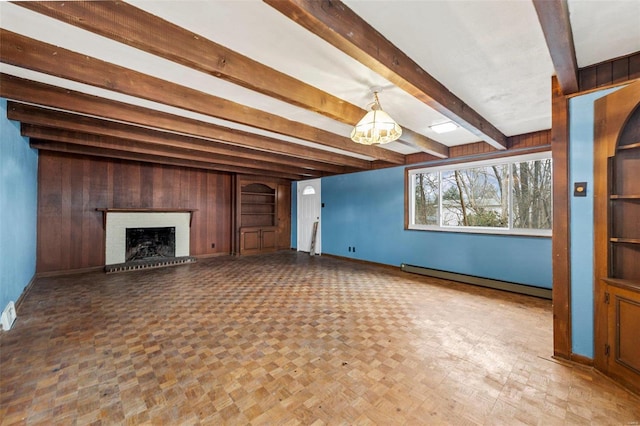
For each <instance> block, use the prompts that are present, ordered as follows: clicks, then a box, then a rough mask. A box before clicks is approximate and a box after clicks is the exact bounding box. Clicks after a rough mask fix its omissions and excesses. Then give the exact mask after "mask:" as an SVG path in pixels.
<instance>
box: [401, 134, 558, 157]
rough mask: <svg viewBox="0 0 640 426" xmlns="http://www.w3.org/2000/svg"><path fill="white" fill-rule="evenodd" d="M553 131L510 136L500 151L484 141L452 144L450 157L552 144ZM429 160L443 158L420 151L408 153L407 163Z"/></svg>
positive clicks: (498, 152)
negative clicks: (504, 147)
mask: <svg viewBox="0 0 640 426" xmlns="http://www.w3.org/2000/svg"><path fill="white" fill-rule="evenodd" d="M550 143H551V131H550V130H540V131H538V132H531V133H525V134H522V135H515V136H509V137H508V138H507V150H506V151H500V150H497V149H496V148H494V147H492V146H491V145H489V144H487V143H484V142H476V143H470V144H465V145H458V146H452V147H451V148H449V158H460V159H462V158H472V157H473V156H478V155H482V154H489V153H496V154H498V155H501V154H506V153H508V152H509V150H515V149H521V148H535V147H544V146H550ZM429 161H442V159H441V158H437V157H434V156H433V155H431V154H427V153H425V152H418V153H415V154H409V155H407V164H415V163H422V162H429Z"/></svg>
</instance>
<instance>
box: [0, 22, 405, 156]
mask: <svg viewBox="0 0 640 426" xmlns="http://www.w3.org/2000/svg"><path fill="white" fill-rule="evenodd" d="M0 39H1V40H2V43H0V59H1V60H2V62H4V63H7V64H10V65H14V66H17V67H21V68H26V69H30V70H34V71H38V72H42V73H45V74H49V75H54V76H56V77H60V78H65V79H68V80H72V81H76V82H80V83H84V84H89V85H92V86H95V87H99V88H101V89H106V90H110V91H114V92H118V93H123V94H126V95H129V96H134V97H138V98H141V99H146V100H150V101H153V102H158V103H161V104H165V105H170V106H173V107H176V108H181V109H184V110H187V111H192V112H196V113H200V114H204V115H208V116H211V117H216V118H220V119H223V120H228V121H231V122H234V123H240V124H244V125H247V126H251V127H255V128H258V129H262V130H267V131H270V132H274V133H277V134H281V135H285V136H290V137H294V138H298V139H302V140H306V141H309V142H313V143H317V144H320V145H324V146H327V147H331V148H336V149H340V150H343V151H346V152H354V153H358V154H361V155H366V156H369V157H372V158H375V159H378V160H383V161H387V162H390V163H394V164H404V155H402V154H399V153H397V152H394V151H390V150H387V149H384V148H380V147H376V146H365V145H359V144H355V143H353V142H352V141H351V139H349V138H347V137H343V136H340V135H337V134H335V133H331V132H329V131H326V130H322V129H318V128H315V127H312V126H309V125H306V124H304V123H300V122H297V121H293V120H288V119H286V118H283V117H280V116H277V115H274V114H270V113H267V112H264V111H261V110H258V109H255V108H250V107H247V106H246V105H241V104H238V103H236V102H232V101H229V100H227V99H223V98H220V97H217V96H214V95H210V94H207V93H204V92H200V91H198V90H195V89H191V88H189V87H185V86H181V85H179V84H175V83H172V82H170V81H166V80H162V79H160V78H156V77H153V76H150V75H146V74H144V73H141V72H138V71H135V70H131V69H128V68H125V67H122V66H119V65H115V64H112V63H109V62H105V61H102V60H99V59H96V58H92V57H89V56H86V55H82V54H79V53H76V52H72V51H70V50H67V49H63V48H61V47H57V46H53V45H51V44H48V43H44V42H42V41H39V40H34V39H32V38H29V37H25V36H23V35H20V34H17V33H14V32H11V31H8V30H5V29H0Z"/></svg>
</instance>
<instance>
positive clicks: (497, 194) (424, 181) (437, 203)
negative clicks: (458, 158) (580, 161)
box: [412, 158, 552, 231]
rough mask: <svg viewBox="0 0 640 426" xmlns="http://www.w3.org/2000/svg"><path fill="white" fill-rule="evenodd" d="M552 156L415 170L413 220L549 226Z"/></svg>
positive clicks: (479, 225)
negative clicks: (461, 166)
mask: <svg viewBox="0 0 640 426" xmlns="http://www.w3.org/2000/svg"><path fill="white" fill-rule="evenodd" d="M551 170H552V168H551V159H550V158H543V159H536V160H532V161H519V162H513V163H502V164H488V165H486V163H484V164H483V165H482V166H478V167H468V168H460V169H444V170H441V171H423V172H421V171H417V172H416V173H413V174H412V179H413V182H412V184H413V194H412V195H413V200H412V202H413V218H412V220H413V222H412V225H422V226H424V225H426V226H436V227H448V228H449V227H460V228H490V229H491V228H493V229H503V230H507V231H508V230H510V229H512V230H518V229H521V230H547V231H549V230H551V218H552V206H551V200H552V194H551V181H552V178H551Z"/></svg>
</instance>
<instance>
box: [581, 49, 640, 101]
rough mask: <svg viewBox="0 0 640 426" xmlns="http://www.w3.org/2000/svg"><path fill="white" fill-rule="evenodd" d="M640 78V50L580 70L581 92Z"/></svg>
mask: <svg viewBox="0 0 640 426" xmlns="http://www.w3.org/2000/svg"><path fill="white" fill-rule="evenodd" d="M637 78H640V52H636V53H632V54H630V55H627V56H622V57H620V58H616V59H610V60H608V61H604V62H601V63H599V64H594V65H590V66H588V67H584V68H580V70H578V80H579V84H580V92H587V91H590V90H594V89H598V88H603V87H607V86H612V85H616V84H621V83H625V82H627V81H631V80H635V79H637Z"/></svg>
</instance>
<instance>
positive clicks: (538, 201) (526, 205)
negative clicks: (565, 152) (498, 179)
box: [511, 158, 552, 229]
mask: <svg viewBox="0 0 640 426" xmlns="http://www.w3.org/2000/svg"><path fill="white" fill-rule="evenodd" d="M511 176H512V180H513V227H514V228H524V229H551V217H552V214H551V213H552V212H551V200H552V196H551V159H549V158H547V159H544V160H536V161H526V162H522V163H515V164H513V165H512V172H511Z"/></svg>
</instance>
